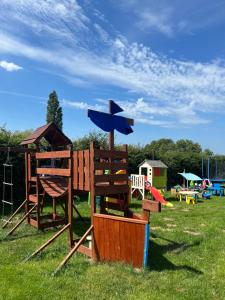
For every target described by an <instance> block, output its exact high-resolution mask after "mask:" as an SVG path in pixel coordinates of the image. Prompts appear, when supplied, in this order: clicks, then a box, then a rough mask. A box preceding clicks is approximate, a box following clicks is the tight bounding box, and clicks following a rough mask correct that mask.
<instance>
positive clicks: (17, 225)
mask: <svg viewBox="0 0 225 300" xmlns="http://www.w3.org/2000/svg"><path fill="white" fill-rule="evenodd" d="M35 207H37V204H35V205H34V206H33V207H32V208H31V209H30V210H29V211H28V212H27V213H26V214H25V215H24V216H23V218H22V219H21V220H20V221H19V222H18V223H17V224H16V225H15V226H14V227H13V228H12V229H11V230H10V231H9V232H8V233H7V235H6V236H9V235H10V234H12V233H13V232H14V231H15V230H16V229H17V228H18V227H19V226H20V224H22V223H23V221H24V220H25V219H26V218H27V217H28V215H29V214H30V213H31V212H32V211H33V210H34V209H35Z"/></svg>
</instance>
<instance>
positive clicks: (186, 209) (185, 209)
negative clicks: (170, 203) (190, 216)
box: [180, 208, 189, 212]
mask: <svg viewBox="0 0 225 300" xmlns="http://www.w3.org/2000/svg"><path fill="white" fill-rule="evenodd" d="M180 211H185V212H187V211H189V209H188V208H184V209H181V210H180Z"/></svg>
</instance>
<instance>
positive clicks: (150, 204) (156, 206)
mask: <svg viewBox="0 0 225 300" xmlns="http://www.w3.org/2000/svg"><path fill="white" fill-rule="evenodd" d="M142 208H143V210H148V211H151V212H161V203H159V202H156V201H152V200H148V199H144V200H142Z"/></svg>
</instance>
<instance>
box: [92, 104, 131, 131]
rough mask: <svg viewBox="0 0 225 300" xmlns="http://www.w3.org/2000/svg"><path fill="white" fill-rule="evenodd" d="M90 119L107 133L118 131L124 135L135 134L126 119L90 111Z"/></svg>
mask: <svg viewBox="0 0 225 300" xmlns="http://www.w3.org/2000/svg"><path fill="white" fill-rule="evenodd" d="M88 117H89V118H90V119H91V121H92V122H93V123H95V125H97V126H98V127H99V128H101V129H102V130H104V131H106V132H110V131H113V130H117V131H119V132H120V133H123V134H130V133H132V132H133V129H132V128H131V127H130V125H129V124H128V121H127V119H126V118H124V117H121V116H114V115H111V114H107V113H103V112H99V111H95V110H91V109H89V110H88Z"/></svg>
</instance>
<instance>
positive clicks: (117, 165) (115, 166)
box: [94, 162, 128, 171]
mask: <svg viewBox="0 0 225 300" xmlns="http://www.w3.org/2000/svg"><path fill="white" fill-rule="evenodd" d="M94 168H95V170H114V171H119V170H127V169H128V164H127V163H123V162H112V163H110V162H95V163H94Z"/></svg>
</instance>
